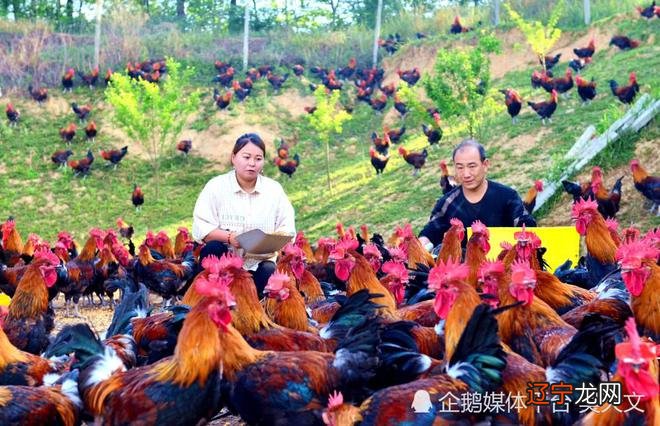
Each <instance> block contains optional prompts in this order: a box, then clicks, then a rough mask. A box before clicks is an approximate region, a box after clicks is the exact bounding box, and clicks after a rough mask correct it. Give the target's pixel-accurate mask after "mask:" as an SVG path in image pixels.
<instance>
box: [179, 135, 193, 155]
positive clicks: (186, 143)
mask: <svg viewBox="0 0 660 426" xmlns="http://www.w3.org/2000/svg"><path fill="white" fill-rule="evenodd" d="M191 149H192V140H190V139H183V140H180V141H179V142H177V144H176V150H177V151H179V152H182V153H183V156H184V157H188V153H189V152H190V150H191Z"/></svg>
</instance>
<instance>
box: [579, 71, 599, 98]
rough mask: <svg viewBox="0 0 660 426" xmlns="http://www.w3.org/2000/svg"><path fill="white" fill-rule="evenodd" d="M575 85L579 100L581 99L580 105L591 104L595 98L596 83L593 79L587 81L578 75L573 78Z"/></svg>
mask: <svg viewBox="0 0 660 426" xmlns="http://www.w3.org/2000/svg"><path fill="white" fill-rule="evenodd" d="M575 83H576V84H577V92H578V95H579V96H580V99H582V104H586V103H588V102H591V101H592V100H593V99H594V98H595V97H596V82H595V81H594V80H593V78H592V79H591V81H587V80H585V79H583V78H582V77H580V76H579V75H578V76H577V77H575Z"/></svg>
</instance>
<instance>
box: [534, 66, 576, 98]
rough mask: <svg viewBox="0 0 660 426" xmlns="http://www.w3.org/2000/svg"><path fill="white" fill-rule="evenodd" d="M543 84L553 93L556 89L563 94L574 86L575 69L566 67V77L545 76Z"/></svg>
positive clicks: (546, 89)
mask: <svg viewBox="0 0 660 426" xmlns="http://www.w3.org/2000/svg"><path fill="white" fill-rule="evenodd" d="M541 86H542V87H543V88H544V89H545V91H546V92H548V93H552V91H553V90H556V91H557V93H559V94H562V95H563V94H565V93H567V92H568V91H569V90H571V89H572V88H573V71H572V70H571V68H566V73H565V74H564V77H557V78H550V77H548V76H545V77H543V81H542V82H541Z"/></svg>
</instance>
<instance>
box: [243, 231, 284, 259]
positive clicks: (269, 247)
mask: <svg viewBox="0 0 660 426" xmlns="http://www.w3.org/2000/svg"><path fill="white" fill-rule="evenodd" d="M292 238H293V237H292V236H291V235H277V234H266V233H265V232H264V231H262V230H261V229H253V230H251V231H247V232H244V233H242V234H241V235H237V236H236V239H237V240H238V242H239V243H241V248H242V249H244V250H245V252H246V253H251V254H270V253H275V252H277V251H279V250H280V249H282V247H284V246H285V245H286V244H287V243H288V242H289V241H291V239H292Z"/></svg>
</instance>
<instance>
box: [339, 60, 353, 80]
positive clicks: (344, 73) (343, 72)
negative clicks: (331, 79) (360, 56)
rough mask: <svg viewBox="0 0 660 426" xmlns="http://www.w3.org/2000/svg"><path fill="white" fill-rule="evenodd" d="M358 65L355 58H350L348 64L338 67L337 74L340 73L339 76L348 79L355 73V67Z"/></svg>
mask: <svg viewBox="0 0 660 426" xmlns="http://www.w3.org/2000/svg"><path fill="white" fill-rule="evenodd" d="M356 65H357V61H356V60H355V58H351V59H349V60H348V65H346V66H345V67H344V68H338V69H337V74H338V75H339V78H341V79H343V80H348V79H349V78H351V77H352V76H353V74H355V67H356Z"/></svg>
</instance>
